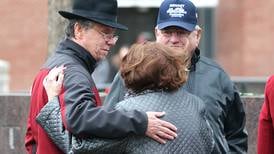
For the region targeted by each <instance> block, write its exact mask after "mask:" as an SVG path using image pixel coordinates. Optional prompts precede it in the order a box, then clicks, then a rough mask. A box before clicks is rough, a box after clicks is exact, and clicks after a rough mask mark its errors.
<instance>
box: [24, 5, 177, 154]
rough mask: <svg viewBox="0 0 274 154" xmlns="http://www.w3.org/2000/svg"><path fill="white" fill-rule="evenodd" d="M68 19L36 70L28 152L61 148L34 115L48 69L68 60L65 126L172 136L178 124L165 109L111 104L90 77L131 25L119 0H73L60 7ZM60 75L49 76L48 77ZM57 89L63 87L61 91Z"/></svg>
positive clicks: (44, 153)
mask: <svg viewBox="0 0 274 154" xmlns="http://www.w3.org/2000/svg"><path fill="white" fill-rule="evenodd" d="M59 13H60V15H61V16H63V17H64V18H66V19H68V20H69V22H68V25H67V27H66V38H65V39H64V40H63V41H61V43H60V44H59V45H58V47H57V49H56V52H55V53H54V55H53V56H52V57H50V58H49V59H48V60H47V62H46V63H45V64H44V66H43V67H42V68H41V69H40V71H39V73H38V74H37V76H36V78H35V81H34V83H33V86H32V92H31V103H30V111H29V117H28V123H27V133H26V137H25V146H26V149H27V152H28V153H29V154H33V153H37V154H60V153H63V152H62V151H61V150H60V149H58V147H57V146H56V145H55V144H54V143H53V142H52V140H51V139H50V138H49V137H48V135H47V134H46V132H45V131H44V130H43V129H42V127H40V126H39V125H38V123H37V122H36V121H35V119H36V116H37V115H38V113H39V112H40V110H41V109H42V108H43V106H44V105H45V104H46V103H47V102H48V98H47V94H46V91H45V89H44V87H43V81H44V78H45V77H46V75H47V74H48V73H49V71H50V70H51V69H52V68H54V67H56V66H61V65H64V66H65V67H66V69H65V70H64V68H62V69H61V70H60V72H64V82H63V84H62V85H61V86H62V90H61V94H60V95H59V97H58V99H59V101H60V106H61V113H62V122H63V124H64V128H65V129H67V130H68V131H69V132H70V133H72V134H73V135H75V136H81V137H87V136H97V137H106V138H117V137H123V136H126V135H128V134H132V133H133V134H137V135H147V136H149V137H151V138H152V139H155V140H156V141H158V142H160V143H165V142H166V140H172V139H174V138H175V137H176V136H177V134H176V129H177V128H176V127H175V126H174V125H172V124H171V123H169V122H166V121H163V120H161V119H159V118H158V117H161V116H163V115H164V112H141V111H137V110H133V111H129V112H126V111H118V110H107V109H105V108H103V107H100V105H101V101H100V97H99V94H98V91H97V88H96V86H95V83H94V81H93V79H92V77H91V74H92V72H93V71H94V69H95V67H96V63H97V62H98V61H99V60H101V59H103V58H105V57H106V55H107V54H108V53H109V50H110V48H111V47H112V46H113V45H115V43H116V41H117V39H118V37H117V36H116V35H115V30H116V29H121V30H127V27H126V26H124V25H122V24H119V23H118V22H117V1H116V0H103V1H102V0H74V1H73V7H72V11H59ZM60 78H62V77H61V76H59V77H58V78H46V80H45V81H47V80H49V81H51V80H58V79H60ZM57 93H59V92H57Z"/></svg>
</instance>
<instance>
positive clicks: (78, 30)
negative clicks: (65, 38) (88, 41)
mask: <svg viewBox="0 0 274 154" xmlns="http://www.w3.org/2000/svg"><path fill="white" fill-rule="evenodd" d="M82 31H83V28H82V27H81V26H80V24H79V23H77V22H76V23H75V24H74V36H75V39H80V38H81V37H82V33H83V32H82Z"/></svg>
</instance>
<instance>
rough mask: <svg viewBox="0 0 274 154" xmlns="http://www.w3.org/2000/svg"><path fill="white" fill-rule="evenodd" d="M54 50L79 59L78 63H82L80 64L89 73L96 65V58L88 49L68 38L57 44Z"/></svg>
mask: <svg viewBox="0 0 274 154" xmlns="http://www.w3.org/2000/svg"><path fill="white" fill-rule="evenodd" d="M56 52H57V53H62V54H69V55H71V56H73V57H74V58H76V59H77V60H79V62H80V63H82V65H83V66H84V67H85V68H86V69H87V70H88V71H89V73H90V74H91V73H92V72H93V71H94V69H95V67H96V60H95V59H94V57H93V56H92V55H91V54H90V53H89V51H87V50H86V49H85V48H83V47H82V46H80V45H79V44H77V43H76V42H74V41H72V40H70V39H68V38H66V39H65V40H63V41H62V42H61V43H60V44H59V46H58V48H57V51H56Z"/></svg>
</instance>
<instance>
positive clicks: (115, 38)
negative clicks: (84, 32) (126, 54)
mask: <svg viewBox="0 0 274 154" xmlns="http://www.w3.org/2000/svg"><path fill="white" fill-rule="evenodd" d="M94 30H95V31H96V32H98V33H99V34H101V35H102V36H103V38H104V40H105V41H113V43H114V44H115V43H116V42H117V41H118V39H119V36H118V35H115V34H112V33H111V34H106V33H104V32H102V31H99V30H97V29H94Z"/></svg>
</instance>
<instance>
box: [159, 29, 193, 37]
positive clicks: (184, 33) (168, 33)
mask: <svg viewBox="0 0 274 154" xmlns="http://www.w3.org/2000/svg"><path fill="white" fill-rule="evenodd" d="M161 33H162V34H163V35H164V36H165V37H167V38H170V37H171V36H172V35H173V34H175V36H178V37H179V38H185V37H188V36H189V34H190V33H191V32H188V31H186V30H161Z"/></svg>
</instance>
